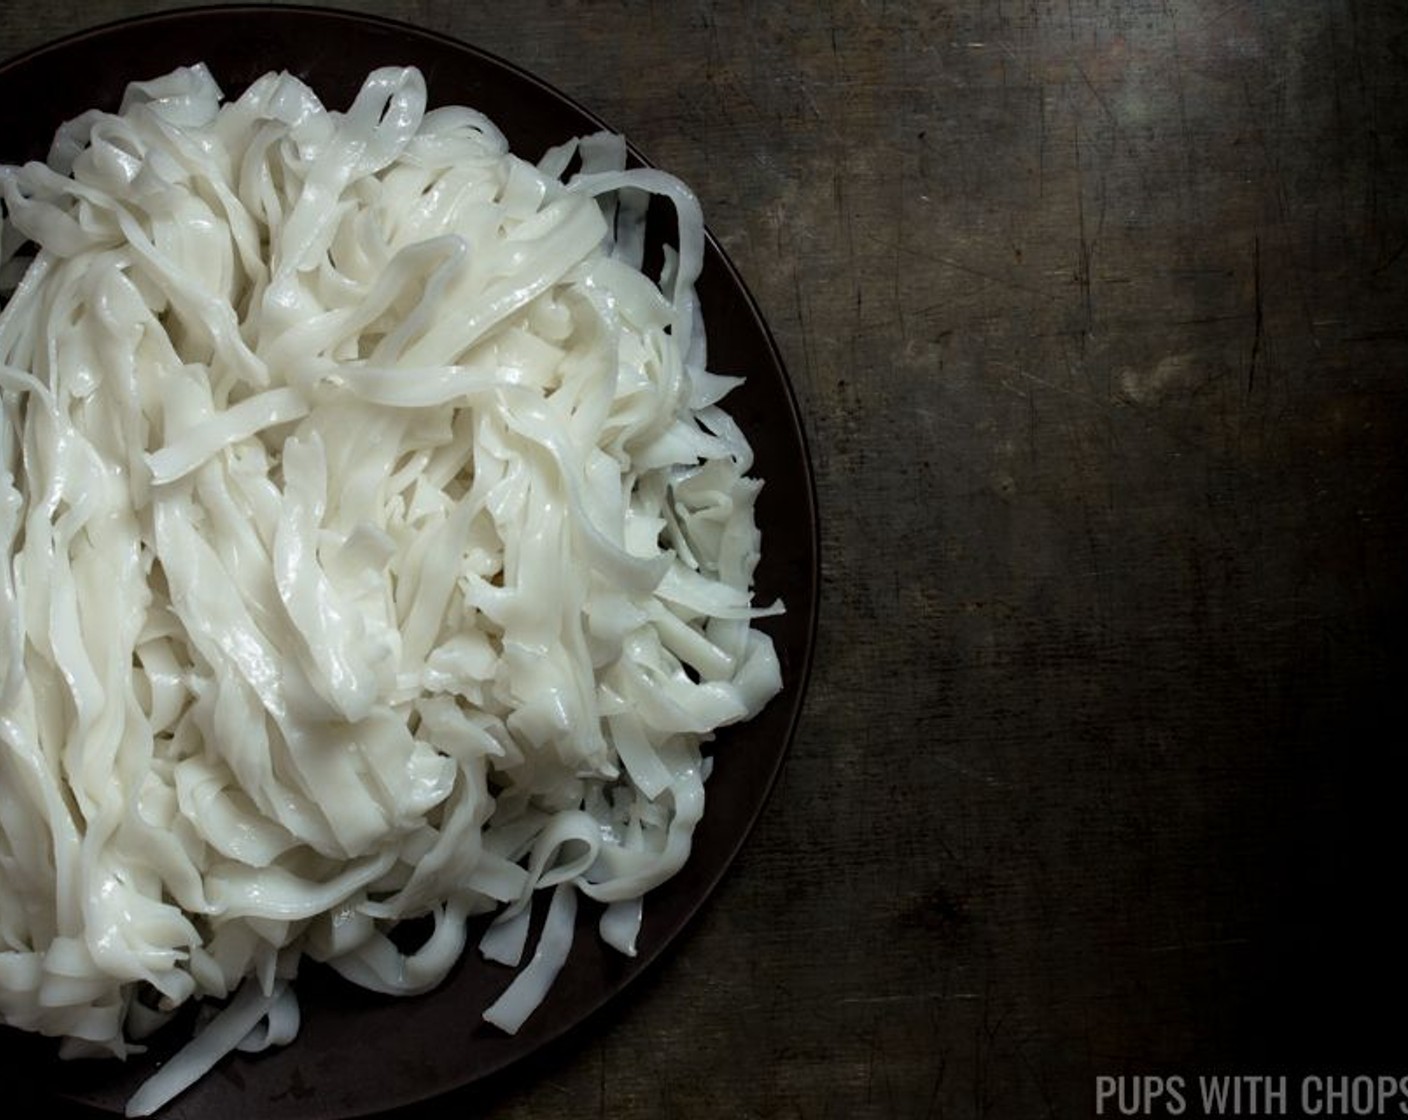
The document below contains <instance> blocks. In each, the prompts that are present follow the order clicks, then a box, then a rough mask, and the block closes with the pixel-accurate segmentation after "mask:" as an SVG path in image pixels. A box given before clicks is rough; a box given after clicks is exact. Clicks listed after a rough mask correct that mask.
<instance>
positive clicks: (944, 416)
mask: <svg viewBox="0 0 1408 1120" xmlns="http://www.w3.org/2000/svg"><path fill="white" fill-rule="evenodd" d="M161 6H162V5H159V4H151V3H139V2H135V0H100V2H86V0H85V2H83V3H78V2H76V0H49V2H48V3H46V4H44V5H31V4H29V3H23V4H17V3H5V4H3V5H0V11H3V13H4V14H3V18H0V55H3V56H6V57H8V56H9V55H11V54H13V53H15V52H17V51H19V50H21V49H24V48H26V47H29V46H33V45H35V44H38V43H40V42H42V41H44V40H46V39H49V38H51V37H53V36H55V35H56V34H58V33H61V32H63V31H66V30H71V29H74V28H76V27H79V26H86V25H91V24H95V23H98V22H101V21H104V20H107V19H110V18H115V17H117V16H121V15H125V14H129V13H135V12H141V11H150V10H154V9H156V8H158V7H161ZM347 6H349V7H352V8H355V9H357V10H362V11H369V12H376V13H380V14H385V15H390V16H395V17H399V18H403V19H407V20H409V21H412V22H416V23H419V24H422V25H425V26H428V27H431V28H434V29H437V30H441V31H448V32H451V33H453V34H455V35H457V36H459V37H461V38H464V39H466V40H468V41H470V42H473V43H475V44H477V45H479V46H481V47H484V48H486V49H488V50H490V51H493V52H495V53H498V54H500V55H502V56H503V57H505V58H507V59H509V60H511V61H513V62H516V63H518V64H519V65H521V66H524V67H526V68H528V69H530V70H532V71H534V72H536V73H537V74H539V75H540V76H541V77H543V78H545V79H546V80H548V81H549V82H551V83H553V84H555V85H557V86H558V87H559V88H561V89H562V90H564V91H565V92H567V93H569V94H570V95H572V96H574V97H575V98H577V99H578V100H580V101H581V102H583V103H584V104H586V105H587V106H588V107H590V108H591V109H593V110H595V111H596V112H597V113H599V114H600V115H602V116H603V117H605V118H606V119H607V120H608V121H609V122H611V123H612V124H614V125H615V126H616V127H618V128H620V129H622V130H624V131H625V132H627V133H628V134H629V135H630V137H631V138H632V139H633V140H634V141H635V142H636V143H637V144H638V145H639V146H640V147H641V148H642V149H643V150H644V151H646V152H647V153H648V154H649V155H650V156H651V157H652V158H653V159H654V160H655V161H656V162H658V163H660V164H662V165H663V166H665V167H667V168H669V169H671V170H673V171H675V172H677V173H678V174H680V175H681V176H683V177H684V178H685V179H687V180H688V181H689V182H691V183H692V184H693V185H694V186H695V187H696V189H697V190H698V192H699V194H700V197H701V198H702V200H703V202H704V206H705V210H706V214H707V215H708V217H709V219H710V222H711V225H712V227H713V229H714V230H715V232H716V233H717V234H718V236H719V237H720V239H721V240H722V242H723V243H724V245H725V246H726V247H727V249H728V251H729V252H730V254H731V255H732V256H733V257H734V259H735V261H736V263H737V264H738V265H739V267H740V269H741V271H742V272H743V274H744V276H745V277H746V278H747V280H748V282H749V284H750V286H751V287H752V289H753V291H754V293H755V295H756V296H757V297H758V299H759V301H760V303H761V305H762V307H763V310H764V312H765V314H766V315H767V316H768V317H769V319H770V321H771V324H772V327H773V329H774V331H775V333H776V335H777V338H778V340H779V342H780V344H781V347H782V350H783V352H784V354H785V356H786V358H787V361H788V363H789V365H790V370H791V373H792V377H793V380H794V382H795V385H796V388H797V391H798V393H799V395H800V398H801V402H802V406H803V409H804V413H805V416H806V420H807V423H808V426H809V429H810V434H811V439H812V446H813V452H814V461H815V467H816V470H817V479H818V487H819V491H820V501H821V510H822V516H823V547H824V568H823V575H824V594H825V601H824V609H823V623H822V640H821V645H820V647H819V651H818V662H817V665H818V668H817V673H816V676H815V678H814V681H813V686H812V692H811V697H810V700H809V704H808V709H807V714H806V718H805V720H804V723H803V727H802V732H801V735H800V738H799V739H798V741H797V743H796V744H795V747H794V750H793V753H792V755H791V758H790V761H789V763H788V765H787V768H786V770H785V773H784V776H783V779H782V782H781V784H780V786H779V787H778V789H777V791H776V793H775V795H774V797H773V800H772V802H771V804H770V807H769V810H768V812H767V814H766V816H765V818H764V820H763V822H762V824H761V826H760V827H759V829H758V831H757V832H756V833H755V834H754V836H753V839H752V842H751V843H750V845H749V846H748V848H747V849H746V851H745V853H744V855H743V857H742V859H741V860H740V862H739V863H738V864H737V865H736V867H735V870H734V872H733V874H732V875H731V876H730V877H729V879H728V880H727V882H726V884H725V886H724V888H723V890H722V891H721V893H720V894H719V895H717V896H716V897H715V899H714V900H713V902H712V903H711V904H710V905H709V906H708V907H707V909H706V911H705V913H704V914H703V915H702V917H701V919H700V921H699V922H698V923H697V924H696V925H695V926H694V927H693V929H692V930H691V932H690V933H689V934H688V935H687V936H686V937H685V939H684V940H683V942H681V943H680V944H679V945H678V946H677V947H676V949H675V951H674V952H672V953H671V954H670V955H669V957H668V959H667V960H666V961H665V962H664V963H663V965H662V966H661V967H659V968H657V969H656V970H655V971H654V972H653V973H652V974H651V976H650V977H649V978H648V980H647V981H646V982H645V983H644V984H642V985H641V986H639V987H637V988H635V989H634V990H632V991H630V992H629V993H628V994H627V996H626V997H625V998H624V999H623V1000H621V1001H620V1002H619V1003H618V1004H617V1005H616V1006H614V1007H613V1008H612V1009H611V1010H610V1011H609V1012H608V1013H607V1014H606V1015H604V1016H602V1017H601V1018H599V1019H596V1020H594V1021H593V1022H592V1023H591V1025H590V1027H589V1029H588V1030H587V1031H585V1032H582V1033H580V1034H578V1035H576V1036H574V1037H572V1038H570V1039H569V1040H568V1041H567V1043H566V1044H564V1045H562V1046H560V1047H556V1048H554V1049H553V1050H552V1051H551V1052H549V1053H547V1054H545V1055H543V1057H542V1058H541V1060H538V1061H535V1062H533V1063H531V1064H530V1065H528V1066H526V1067H521V1068H519V1069H518V1070H516V1071H514V1072H513V1073H512V1074H511V1075H510V1076H508V1077H505V1078H502V1079H500V1080H497V1081H495V1082H493V1083H491V1084H490V1085H489V1086H487V1087H485V1088H482V1089H480V1090H478V1091H476V1092H475V1093H473V1094H467V1095H464V1096H461V1097H458V1098H453V1099H451V1100H448V1101H445V1102H442V1103H441V1104H439V1105H437V1106H435V1107H433V1108H424V1109H419V1110H413V1111H408V1112H405V1113H402V1114H398V1115H399V1116H400V1117H402V1118H403V1120H413V1118H416V1120H428V1118H431V1117H439V1116H442V1115H444V1116H449V1115H456V1116H461V1115H465V1114H489V1115H493V1116H495V1117H505V1118H512V1117H531V1116H545V1115H562V1114H566V1113H568V1112H569V1111H570V1112H572V1113H576V1112H592V1113H597V1114H600V1115H612V1116H615V1117H626V1118H629V1117H658V1116H671V1117H710V1118H712V1117H717V1116H759V1117H808V1118H810V1117H827V1116H836V1117H867V1116H873V1117H889V1116H906V1117H907V1116H956V1117H970V1116H972V1117H976V1116H993V1117H1014V1118H1016V1117H1032V1116H1052V1117H1066V1116H1086V1115H1090V1114H1091V1112H1092V1109H1093V1079H1094V1077H1095V1076H1096V1075H1097V1074H1121V1073H1125V1074H1138V1073H1144V1072H1163V1073H1182V1074H1188V1075H1192V1074H1196V1073H1199V1072H1204V1071H1209V1070H1223V1071H1227V1072H1246V1073H1255V1072H1271V1071H1278V1070H1279V1071H1285V1072H1288V1073H1292V1074H1295V1073H1304V1072H1314V1071H1317V1070H1326V1069H1341V1070H1346V1071H1349V1072H1370V1073H1377V1072H1385V1071H1386V1072H1393V1073H1402V1072H1404V1071H1405V1063H1408V1058H1405V1057H1404V1055H1405V1053H1408V1049H1405V1046H1404V1044H1405V1042H1408V1038H1405V1034H1408V1028H1405V1027H1404V1026H1403V1025H1402V1023H1403V1021H1402V1018H1401V1015H1400V1016H1398V1017H1397V1019H1396V1024H1397V1025H1393V1023H1394V1022H1395V1021H1394V1020H1389V1019H1386V1020H1385V1024H1386V1025H1385V1026H1384V1027H1380V1026H1379V1017H1378V1016H1376V1015H1375V1014H1373V1012H1374V1010H1375V1009H1376V1008H1395V1007H1397V1008H1401V1007H1402V1004H1403V997H1404V996H1405V995H1408V983H1405V977H1404V967H1403V954H1402V952H1401V950H1400V948H1399V946H1398V940H1399V939H1398V936H1397V932H1396V931H1397V929H1398V928H1399V927H1398V926H1397V923H1396V921H1395V919H1394V913H1395V911H1394V910H1393V909H1392V908H1391V904H1392V902H1393V898H1394V895H1395V894H1397V893H1398V892H1399V890H1400V887H1399V885H1398V884H1399V875H1400V871H1399V869H1400V868H1401V865H1402V858H1401V851H1402V848H1403V837H1402V830H1401V828H1400V827H1399V823H1398V822H1399V820H1400V819H1401V815H1402V813H1401V808H1400V797H1399V792H1400V790H1401V789H1402V788H1403V785H1402V782H1401V780H1400V778H1401V769H1402V767H1401V764H1400V763H1399V762H1398V761H1397V758H1398V756H1399V755H1400V754H1401V753H1402V751H1403V747H1404V743H1405V738H1408V737H1405V735H1404V718H1403V704H1402V699H1401V692H1402V690H1403V687H1404V685H1405V684H1408V677H1405V672H1404V670H1405V656H1404V637H1403V635H1404V624H1405V621H1408V620H1405V599H1404V591H1403V578H1402V577H1403V574H1404V571H1403V546H1404V542H1405V527H1408V510H1406V509H1405V500H1404V496H1403V489H1404V480H1405V477H1408V474H1406V473H1405V469H1404V468H1405V452H1404V439H1405V435H1408V423H1406V422H1405V421H1408V416H1405V412H1408V382H1405V377H1408V330H1405V322H1404V316H1405V311H1408V254H1405V251H1404V250H1405V245H1408V192H1405V174H1408V125H1406V124H1405V121H1406V120H1408V115H1406V114H1405V110H1404V108H1403V106H1404V104H1405V103H1406V102H1408V18H1405V16H1404V15H1402V14H1400V13H1399V12H1395V11H1394V8H1395V5H1391V4H1387V3H1369V2H1347V0H1341V2H1327V3H1307V2H1301V3H1284V4H1274V5H1273V4H1251V3H1248V4H1240V5H1239V4H1231V5H1228V4H1224V3H1211V2H1200V0H1167V2H1157V3H1156V2H1153V0H1129V2H1122V3H1113V2H1109V3H1092V2H1088V0H1061V2H1046V0H1035V2H1032V3H1022V4H1016V3H997V4H994V3H986V2H977V0H972V2H966V3H953V4H930V3H890V4H887V3H864V2H861V0H837V2H835V3H832V4H829V5H827V6H825V7H822V6H813V5H797V4H787V3H773V2H769V3H757V4H749V5H744V4H740V3H719V4H707V3H703V4H680V5H673V4H663V3H657V4H645V3H592V4H575V3H558V2H544V0H528V2H523V3H519V4H515V5H513V6H512V9H513V12H514V14H513V15H512V16H509V15H507V14H505V13H506V11H507V6H504V5H489V4H483V5H481V4H450V3H435V2H432V0H426V2H421V3H414V2H410V0H405V2H384V3H358V4H349V5H347Z"/></svg>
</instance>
